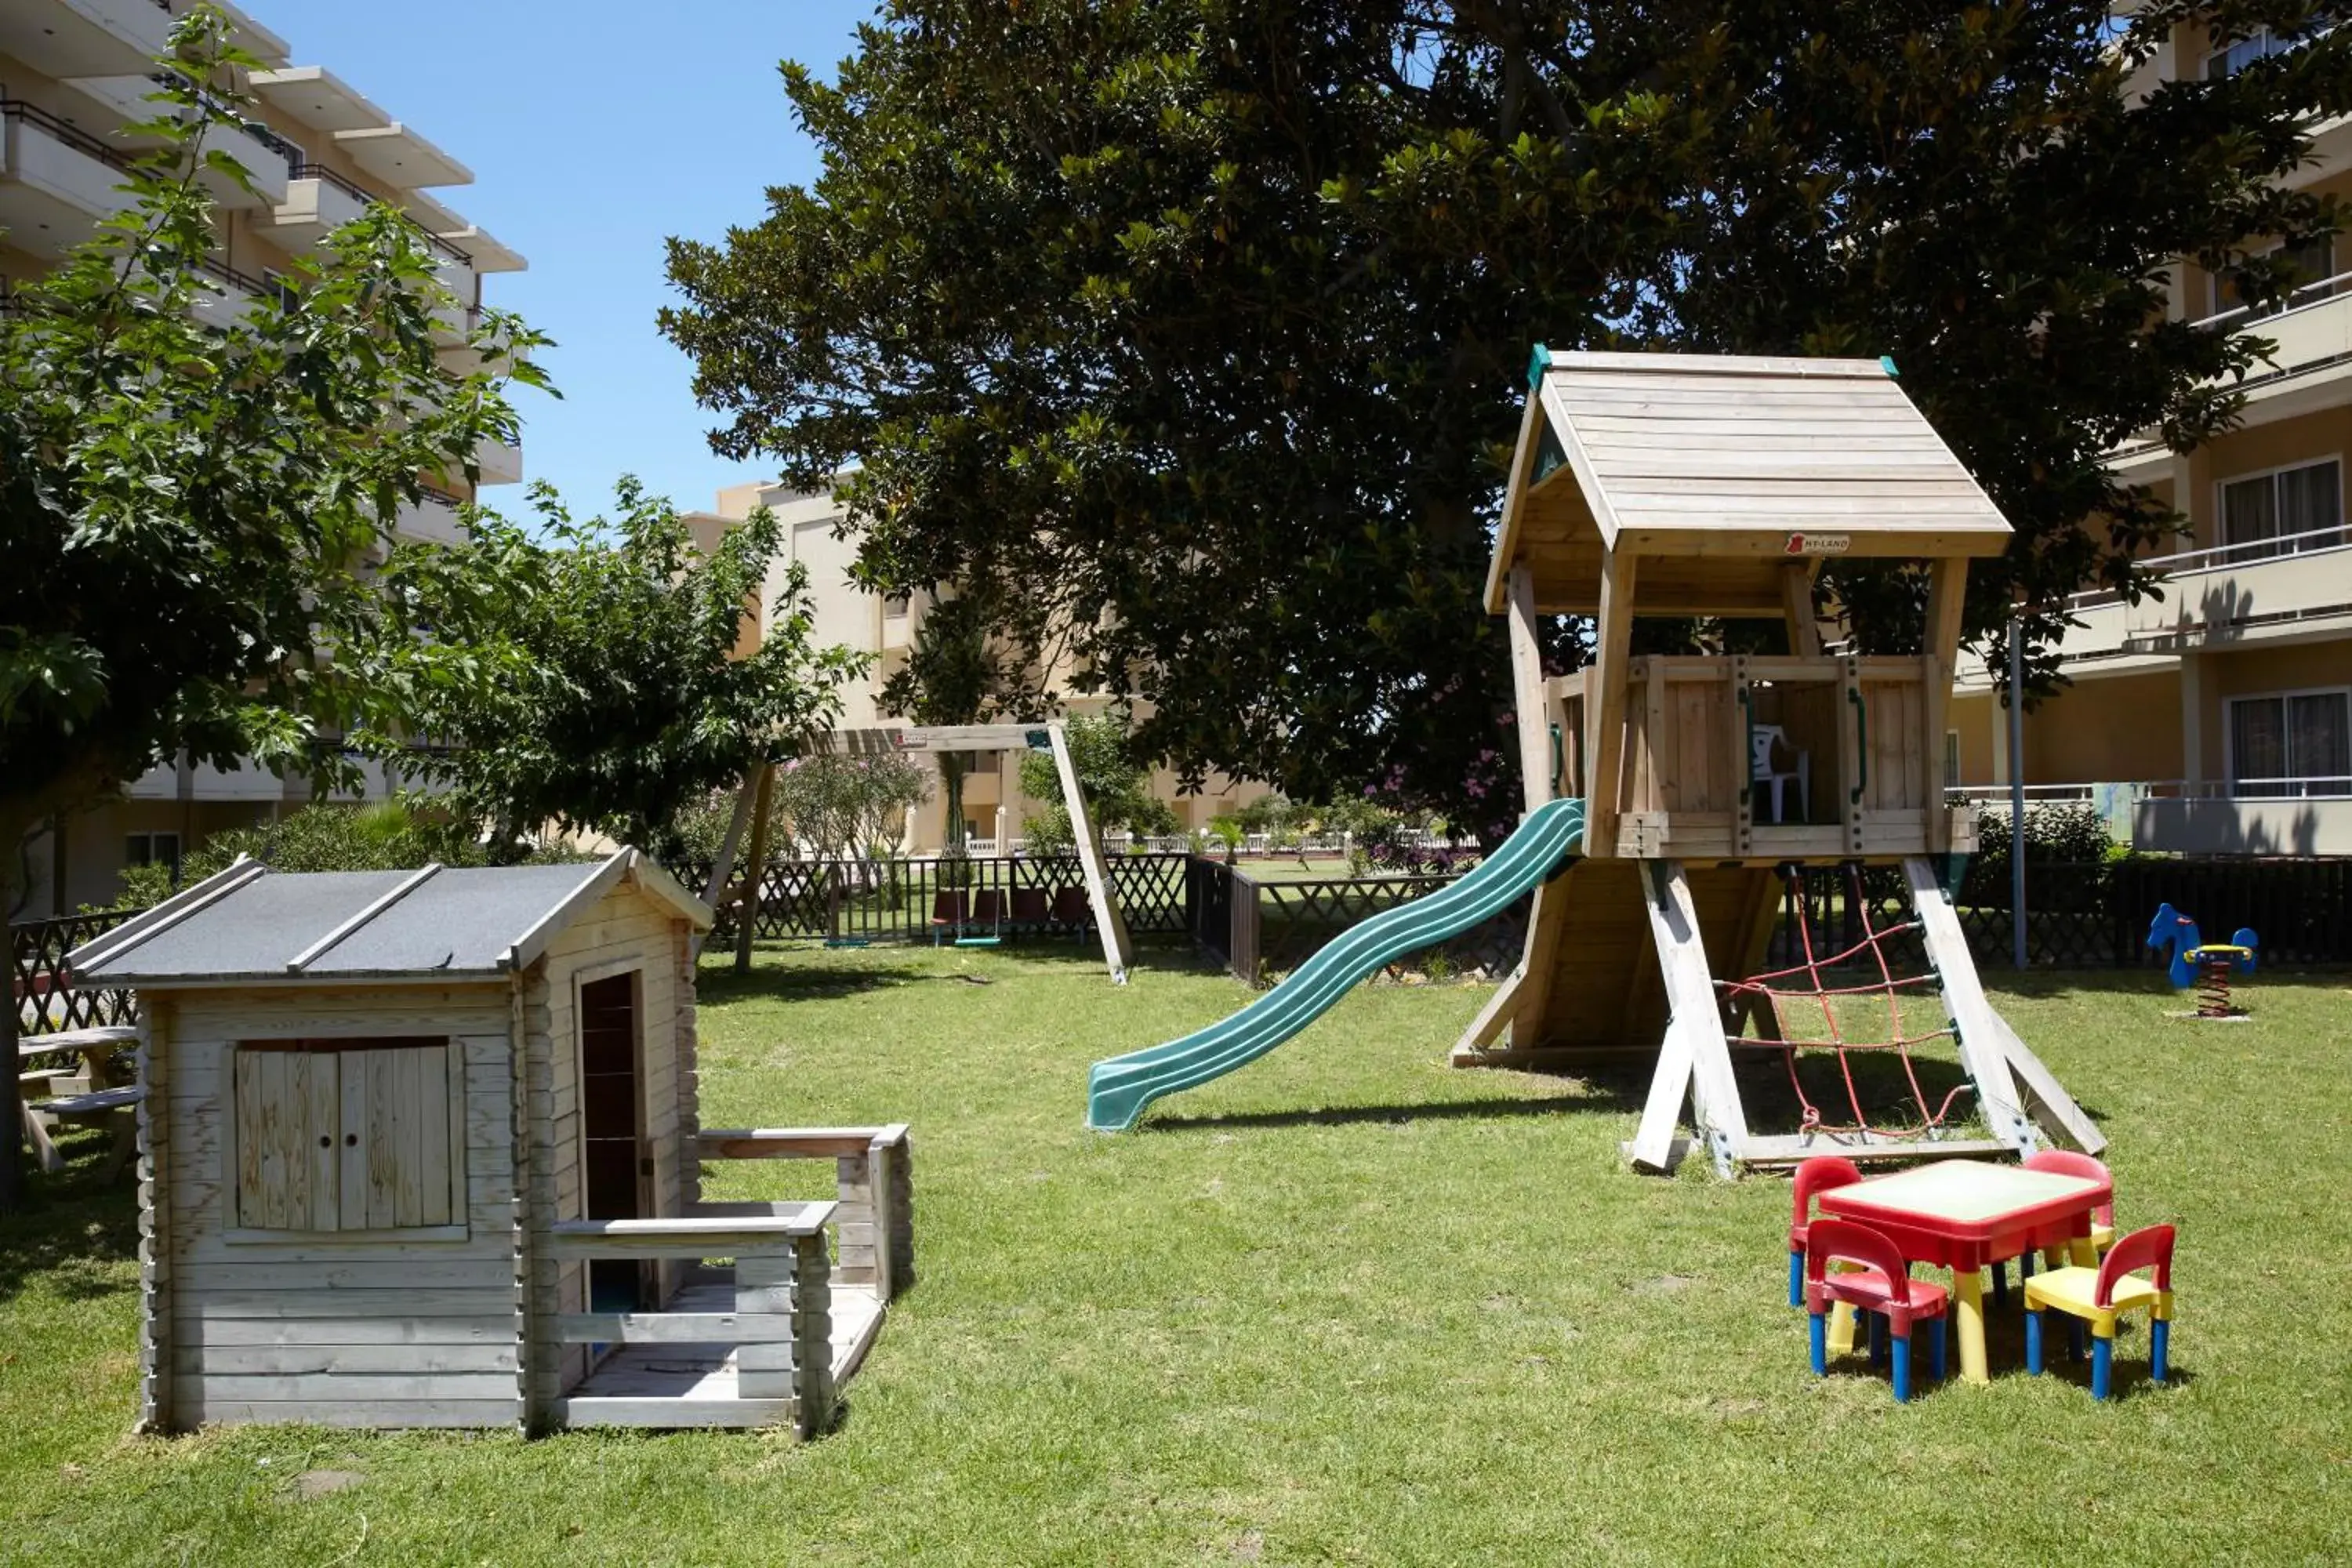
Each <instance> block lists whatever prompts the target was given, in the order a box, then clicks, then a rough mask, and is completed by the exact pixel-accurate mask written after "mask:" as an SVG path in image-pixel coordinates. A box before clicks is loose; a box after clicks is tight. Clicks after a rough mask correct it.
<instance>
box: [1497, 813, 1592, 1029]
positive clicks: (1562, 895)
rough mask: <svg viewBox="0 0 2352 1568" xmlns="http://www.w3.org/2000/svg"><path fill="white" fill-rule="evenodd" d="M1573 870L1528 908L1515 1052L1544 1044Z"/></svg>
mask: <svg viewBox="0 0 2352 1568" xmlns="http://www.w3.org/2000/svg"><path fill="white" fill-rule="evenodd" d="M1588 820H1589V819H1588ZM1573 869H1574V867H1573V865H1572V864H1571V866H1570V870H1569V871H1562V872H1561V873H1560V874H1559V876H1557V877H1554V878H1552V879H1551V880H1549V881H1548V882H1545V883H1542V884H1540V885H1539V886H1538V887H1537V889H1536V891H1535V897H1534V899H1533V900H1530V901H1529V903H1528V948H1527V953H1526V956H1525V957H1523V958H1521V959H1520V961H1519V967H1520V968H1521V969H1523V970H1525V971H1526V972H1527V978H1526V979H1525V980H1524V981H1522V982H1521V983H1520V984H1519V986H1518V1007H1517V1010H1516V1011H1514V1012H1513V1013H1512V1015H1511V1046H1512V1048H1514V1049H1531V1048H1533V1047H1538V1046H1540V1045H1542V1044H1543V1037H1544V1034H1545V1024H1546V1022H1547V1020H1548V1018H1549V1014H1550V1012H1551V994H1552V988H1553V986H1554V984H1556V983H1557V982H1558V980H1559V939H1560V933H1561V932H1562V931H1566V930H1567V929H1568V900H1569V896H1570V895H1569V877H1570V872H1571V871H1572V870H1573Z"/></svg>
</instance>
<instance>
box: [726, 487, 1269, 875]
mask: <svg viewBox="0 0 2352 1568" xmlns="http://www.w3.org/2000/svg"><path fill="white" fill-rule="evenodd" d="M763 506H764V507H766V508H767V509H768V510H771V511H772V512H774V513H775V515H776V519H777V521H778V522H779V523H781V524H782V534H783V539H782V546H781V548H780V550H779V552H778V553H777V556H776V559H775V560H774V561H773V562H772V563H771V564H770V566H769V569H768V580H767V584H766V585H765V587H764V588H763V589H762V590H761V595H760V614H761V616H762V617H764V616H766V615H767V614H768V613H769V612H770V610H771V609H772V607H773V606H774V605H775V602H776V597H777V595H779V594H780V593H781V592H782V589H783V584H784V579H785V576H786V574H788V573H789V572H790V571H791V570H792V566H793V563H796V562H797V563H800V564H801V565H803V566H804V567H806V568H807V569H808V584H809V602H810V608H811V612H812V619H813V622H814V627H813V631H812V636H813V637H814V640H815V641H816V643H817V645H818V646H819V647H831V646H833V645H835V644H836V643H837V644H841V645H844V646H846V647H853V648H856V649H859V650H861V651H864V652H866V653H870V654H872V655H874V666H873V669H872V672H871V674H870V675H869V676H868V678H867V679H866V680H864V681H861V682H858V683H856V684H855V685H853V686H851V687H850V688H848V689H845V690H844V691H843V693H842V719H841V722H842V724H843V725H844V727H845V728H849V729H866V728H873V727H879V726H887V725H891V724H898V723H904V722H906V720H905V718H904V716H903V715H899V714H894V713H890V712H888V711H887V710H885V709H884V707H883V705H882V700H881V693H882V687H883V683H884V682H886V681H887V680H888V679H890V677H891V676H892V675H894V674H896V673H897V672H898V670H900V669H903V668H906V663H907V658H908V653H909V652H910V651H911V650H912V649H913V648H914V647H916V644H917V639H918V638H919V637H920V636H921V632H922V625H923V616H924V613H925V611H926V609H927V608H928V605H927V603H926V601H925V600H923V599H922V598H921V597H916V598H914V599H911V600H908V599H885V598H883V597H882V596H881V595H877V594H872V593H868V592H867V591H866V590H865V589H864V588H861V587H859V586H858V585H857V584H856V582H854V581H852V579H851V577H850V568H851V567H852V566H853V565H854V564H855V563H856V559H857V545H856V541H854V540H851V539H846V538H837V537H835V531H836V530H837V528H838V527H839V525H840V521H841V515H842V510H841V507H840V505H839V503H838V502H836V501H835V500H834V499H833V497H831V496H830V495H811V494H808V493H806V492H804V491H799V490H793V489H785V488H784V487H782V486H780V485H764V484H748V485H737V486H734V487H732V488H730V489H723V490H721V491H719V497H718V500H717V503H716V505H715V506H714V508H713V509H712V510H709V511H704V512H689V513H688V514H687V516H686V521H687V524H688V528H689V529H691V530H692V531H693V533H694V536H695V538H696V539H697V541H698V542H700V543H701V544H703V545H704V546H705V547H706V548H708V547H709V545H710V544H712V543H713V542H716V541H717V539H718V538H719V535H720V534H722V533H723V532H724V531H726V530H727V529H729V528H731V527H733V526H734V525H735V524H737V523H740V522H741V521H743V520H744V519H746V518H748V517H750V516H751V513H752V512H753V511H755V510H758V509H759V508H761V507H763ZM757 635H758V633H757V631H756V629H753V630H747V632H746V633H745V637H746V639H747V647H757V646H758V644H757V642H756V640H755V639H756V637H757ZM1106 706H1107V703H1106V701H1105V700H1103V699H1102V698H1099V697H1087V696H1082V695H1068V694H1064V695H1063V700H1062V709H1063V710H1064V711H1065V712H1069V713H1077V714H1096V713H1099V712H1100V711H1102V710H1103V709H1104V708H1105V707H1106ZM970 763H971V772H970V773H967V774H966V776H965V778H964V781H963V814H964V830H965V836H966V837H968V838H969V839H971V840H972V841H974V842H975V843H976V844H978V845H981V846H982V847H995V846H1001V845H1005V844H1008V843H1010V842H1012V841H1014V840H1017V839H1019V838H1020V837H1022V836H1023V829H1022V824H1023V823H1024V821H1026V820H1027V818H1028V816H1029V813H1030V811H1031V810H1032V809H1033V807H1034V806H1035V805H1045V804H1053V803H1052V802H1033V801H1031V800H1030V799H1029V798H1028V797H1027V796H1026V795H1024V794H1023V792H1022V789H1021V759H1020V755H1019V754H1018V753H1016V752H1001V753H993V754H992V753H978V754H975V755H974V756H972V757H971V759H970ZM1152 784H1153V788H1154V790H1155V792H1156V793H1157V794H1158V795H1160V798H1161V799H1163V800H1165V801H1167V802H1168V803H1169V805H1171V806H1172V807H1173V808H1174V809H1175V812H1176V816H1177V819H1178V820H1179V821H1180V822H1181V823H1182V824H1183V826H1185V827H1186V828H1187V829H1188V830H1197V829H1202V828H1205V827H1207V826H1208V825H1209V820H1210V818H1212V817H1213V816H1218V815H1220V814H1221V813H1224V812H1229V811H1234V810H1237V809H1238V808H1240V807H1241V806H1243V805H1247V804H1249V803H1250V802H1251V801H1253V800H1256V799H1259V798H1261V797H1262V796H1264V795H1266V794H1268V793H1269V792H1268V791H1267V789H1266V787H1265V785H1263V784H1248V783H1243V782H1240V781H1237V780H1234V779H1229V778H1226V777H1224V776H1223V774H1212V775H1210V778H1209V780H1208V784H1207V786H1206V787H1205V788H1204V789H1203V790H1202V793H1200V794H1198V795H1184V794H1182V793H1181V792H1180V791H1179V789H1178V787H1177V780H1176V775H1175V774H1174V773H1170V772H1167V771H1165V770H1162V771H1161V772H1160V773H1157V774H1155V775H1154V777H1153V780H1152ZM946 834H947V801H946V797H945V794H944V792H943V791H939V790H934V791H933V792H932V795H931V799H930V800H929V803H927V804H926V805H924V806H923V807H922V808H921V809H920V810H919V811H918V812H916V813H915V814H914V816H913V818H912V820H911V821H910V822H909V823H908V838H907V847H908V851H909V852H910V853H913V854H930V853H933V852H936V851H937V850H938V849H939V848H940V845H941V844H942V843H943V842H945V839H946Z"/></svg>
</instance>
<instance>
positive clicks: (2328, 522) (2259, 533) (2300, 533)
mask: <svg viewBox="0 0 2352 1568" xmlns="http://www.w3.org/2000/svg"><path fill="white" fill-rule="evenodd" d="M2343 523H2344V487H2343V479H2342V468H2341V465H2339V464H2338V463H2337V462H2336V460H2335V459H2334V458H2329V459H2328V460H2327V461H2326V462H2324V463H2306V464H2305V465H2304V466H2303V467H2301V468H2281V469H2279V470H2278V471H2277V472H2276V473H2270V474H2257V475H2255V476H2254V477H2253V478H2252V479H2231V480H2227V481H2225V482H2224V483H2223V484H2222V486H2221V542H2222V543H2224V544H2229V545H2243V546H2246V547H2247V548H2245V549H2243V550H2242V551H2239V552H2235V556H2236V559H2239V560H2243V561H2261V560H2266V559H2268V558H2269V557H2271V556H2273V555H2293V554H2296V553H2298V552H2302V551H2305V550H2328V549H2333V548H2334V547H2336V545H2339V544H2341V543H2343V542H2344V528H2343Z"/></svg>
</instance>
